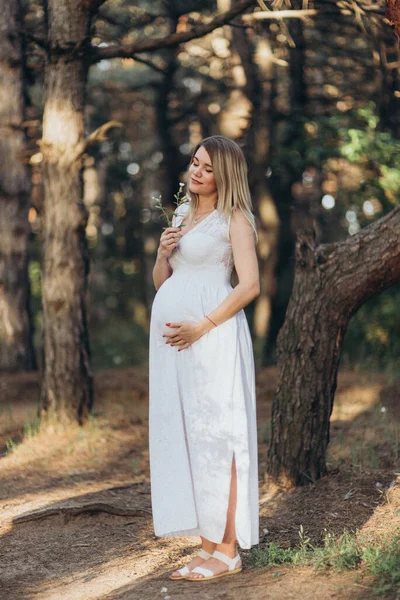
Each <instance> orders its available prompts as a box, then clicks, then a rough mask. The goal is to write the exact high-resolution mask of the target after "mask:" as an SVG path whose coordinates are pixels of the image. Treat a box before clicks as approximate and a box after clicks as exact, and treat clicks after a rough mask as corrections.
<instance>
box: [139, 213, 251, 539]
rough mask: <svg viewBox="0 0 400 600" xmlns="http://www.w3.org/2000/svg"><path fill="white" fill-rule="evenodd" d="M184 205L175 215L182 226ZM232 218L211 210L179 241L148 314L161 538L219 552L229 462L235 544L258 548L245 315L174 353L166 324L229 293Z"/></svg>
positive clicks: (193, 317) (153, 468)
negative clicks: (211, 545) (188, 540)
mask: <svg viewBox="0 0 400 600" xmlns="http://www.w3.org/2000/svg"><path fill="white" fill-rule="evenodd" d="M188 209H189V203H184V204H181V205H180V206H179V207H178V208H177V209H176V211H175V215H174V217H173V222H172V223H173V226H174V227H177V226H179V225H180V223H181V222H182V220H183V218H184V216H185V215H186V214H187V211H188ZM229 224H230V218H228V219H227V218H226V217H225V216H224V215H223V214H222V213H221V212H219V211H218V210H214V212H212V213H211V214H210V215H208V216H207V217H206V218H205V219H203V220H202V221H200V223H198V224H197V225H195V226H194V227H193V228H192V229H191V230H190V231H188V232H187V233H186V234H185V233H184V231H185V228H183V230H182V231H183V236H182V238H181V239H180V240H179V242H178V244H177V246H176V247H175V249H174V251H173V252H172V254H171V256H170V257H169V259H168V260H169V264H170V266H171V267H172V269H173V273H172V275H171V276H170V277H169V278H168V279H167V280H166V281H165V282H164V283H163V284H162V285H161V287H160V288H159V289H158V291H157V293H156V295H155V298H154V302H153V305H152V311H151V322H150V356H149V393H150V403H149V450H150V478H151V501H152V513H153V521H154V532H155V534H156V535H157V536H191V535H195V536H200V535H201V536H203V537H205V538H207V539H208V540H210V541H212V542H215V543H220V542H222V539H223V536H224V532H225V527H226V518H227V509H228V500H229V490H230V481H231V466H232V458H233V456H234V457H235V462H236V470H237V508H236V517H235V524H236V536H237V540H238V544H239V546H240V547H241V548H250V547H251V546H252V545H254V544H258V542H259V516H258V467H257V425H256V396H255V370H254V358H253V347H252V341H251V336H250V331H249V327H248V323H247V319H246V316H245V313H244V311H243V310H241V311H239V312H238V313H236V314H235V315H234V316H233V317H231V318H230V319H228V320H227V321H225V322H224V323H222V324H221V325H218V327H215V328H213V329H211V330H210V331H209V332H208V333H206V334H205V335H203V336H202V337H201V338H200V339H199V340H197V341H196V342H194V343H193V344H192V345H191V346H190V347H189V348H187V349H185V350H182V351H181V352H178V347H177V346H170V345H169V344H166V343H165V338H163V337H162V334H163V333H168V332H170V331H171V329H170V328H168V327H167V326H166V325H165V324H166V323H168V322H177V321H199V320H202V319H203V318H204V317H205V315H208V314H209V313H211V312H212V311H213V310H214V309H215V308H216V307H217V306H218V305H219V304H220V303H221V302H222V301H223V300H224V299H225V298H226V297H227V296H228V295H229V294H230V293H231V291H232V289H233V288H232V286H231V284H230V279H231V272H232V268H233V254H232V246H231V242H230V238H229Z"/></svg>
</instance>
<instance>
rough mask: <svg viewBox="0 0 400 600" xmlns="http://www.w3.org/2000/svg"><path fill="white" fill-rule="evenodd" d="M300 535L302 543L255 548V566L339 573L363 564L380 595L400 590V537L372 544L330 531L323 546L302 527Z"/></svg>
mask: <svg viewBox="0 0 400 600" xmlns="http://www.w3.org/2000/svg"><path fill="white" fill-rule="evenodd" d="M299 538H300V541H299V544H298V546H295V547H293V548H281V547H280V546H279V545H278V544H277V543H275V542H271V543H270V544H268V545H266V546H258V547H255V548H253V549H252V550H251V553H250V562H251V564H252V565H253V566H255V567H276V566H279V565H287V566H289V565H293V566H295V565H303V566H312V567H315V568H317V569H324V570H328V569H335V570H337V571H339V572H341V571H351V570H355V569H357V568H358V567H362V568H363V570H364V571H365V573H366V574H368V575H372V576H374V577H375V583H374V586H373V591H374V593H376V594H377V595H381V594H382V593H388V592H400V536H396V537H395V538H392V539H391V540H386V541H384V542H382V543H380V544H379V545H377V546H370V545H365V544H364V543H363V542H362V540H360V539H358V538H357V537H356V535H355V534H350V533H348V532H346V531H345V532H344V533H343V534H342V535H340V536H335V535H333V534H331V533H329V532H326V533H325V536H324V540H323V543H322V545H321V546H314V545H313V544H311V542H310V540H309V538H307V537H306V535H305V533H304V530H303V527H302V526H301V527H300V531H299Z"/></svg>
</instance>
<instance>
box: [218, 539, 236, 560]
mask: <svg viewBox="0 0 400 600" xmlns="http://www.w3.org/2000/svg"><path fill="white" fill-rule="evenodd" d="M215 550H218V551H219V552H222V554H225V555H226V556H229V557H230V558H235V556H236V555H237V553H238V547H237V543H236V541H235V542H229V543H224V542H222V543H221V544H217V545H216V547H215Z"/></svg>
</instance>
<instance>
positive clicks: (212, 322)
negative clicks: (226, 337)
mask: <svg viewBox="0 0 400 600" xmlns="http://www.w3.org/2000/svg"><path fill="white" fill-rule="evenodd" d="M206 319H208V320H209V321H211V323H212V324H213V325H215V327H217V324H216V323H214V321H213V320H212V319H210V317H207V315H206Z"/></svg>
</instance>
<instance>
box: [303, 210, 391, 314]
mask: <svg viewBox="0 0 400 600" xmlns="http://www.w3.org/2000/svg"><path fill="white" fill-rule="evenodd" d="M399 231H400V206H397V207H396V208H394V209H393V210H391V211H390V213H388V214H387V215H385V216H384V217H382V218H381V219H378V220H377V221H375V222H374V223H371V225H368V226H367V227H363V229H361V231H359V232H358V233H356V234H354V235H352V236H349V237H347V238H346V239H345V240H343V241H341V242H337V243H335V244H322V245H320V246H318V247H317V248H316V252H315V254H316V261H317V263H318V264H319V268H320V271H321V272H323V271H328V272H329V273H330V274H331V275H332V278H331V276H329V277H328V280H329V285H333V286H334V287H335V289H336V293H337V296H338V298H340V301H342V302H345V303H346V304H347V305H348V307H349V312H350V314H353V313H354V312H356V311H357V310H358V308H359V307H360V306H362V304H364V302H366V301H367V300H368V299H369V298H372V297H373V296H375V295H377V294H379V293H380V292H382V291H383V290H386V289H387V288H389V287H391V286H392V285H394V284H396V283H397V282H399V281H400V236H399ZM366 265H368V266H367V267H366Z"/></svg>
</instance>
